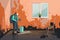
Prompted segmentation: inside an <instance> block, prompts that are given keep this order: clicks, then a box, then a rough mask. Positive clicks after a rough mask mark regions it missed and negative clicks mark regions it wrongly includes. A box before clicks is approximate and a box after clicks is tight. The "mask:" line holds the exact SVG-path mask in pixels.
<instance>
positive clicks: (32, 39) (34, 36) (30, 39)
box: [1, 30, 60, 40]
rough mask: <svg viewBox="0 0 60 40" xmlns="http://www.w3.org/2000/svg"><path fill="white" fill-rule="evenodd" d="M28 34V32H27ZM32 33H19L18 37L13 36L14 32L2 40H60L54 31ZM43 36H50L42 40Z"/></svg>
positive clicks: (35, 31)
mask: <svg viewBox="0 0 60 40" xmlns="http://www.w3.org/2000/svg"><path fill="white" fill-rule="evenodd" d="M25 32H26V31H25ZM29 32H30V33H25V34H24V33H23V34H21V33H19V34H17V35H13V34H12V31H10V32H9V33H7V34H6V35H5V36H3V38H1V40H60V38H58V37H57V36H56V35H54V32H53V31H46V30H44V31H40V30H34V31H33V30H31V31H29ZM42 35H48V36H46V37H45V38H41V36H42Z"/></svg>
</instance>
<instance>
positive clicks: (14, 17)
mask: <svg viewBox="0 0 60 40" xmlns="http://www.w3.org/2000/svg"><path fill="white" fill-rule="evenodd" d="M10 22H11V23H12V24H13V33H19V31H18V14H17V13H15V14H13V15H11V17H10Z"/></svg>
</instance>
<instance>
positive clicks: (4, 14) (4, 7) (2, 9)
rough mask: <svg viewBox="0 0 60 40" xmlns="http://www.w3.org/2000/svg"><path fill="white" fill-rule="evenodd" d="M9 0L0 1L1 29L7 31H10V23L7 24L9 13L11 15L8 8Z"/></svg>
mask: <svg viewBox="0 0 60 40" xmlns="http://www.w3.org/2000/svg"><path fill="white" fill-rule="evenodd" d="M10 2H11V1H10V0H0V3H1V6H0V13H1V14H0V17H1V18H2V20H3V21H2V20H0V21H2V23H1V25H2V27H1V28H2V29H3V30H5V31H7V30H8V29H10V23H9V18H10V13H11V6H10Z"/></svg>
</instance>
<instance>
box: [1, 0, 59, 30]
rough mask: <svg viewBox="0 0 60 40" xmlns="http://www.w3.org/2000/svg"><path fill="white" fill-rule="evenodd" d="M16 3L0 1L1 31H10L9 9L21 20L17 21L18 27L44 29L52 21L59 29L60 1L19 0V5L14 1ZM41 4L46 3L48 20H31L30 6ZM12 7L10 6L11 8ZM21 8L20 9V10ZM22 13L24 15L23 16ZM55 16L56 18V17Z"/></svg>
mask: <svg viewBox="0 0 60 40" xmlns="http://www.w3.org/2000/svg"><path fill="white" fill-rule="evenodd" d="M15 2H16V3H14V0H13V1H11V0H2V1H1V0H0V3H1V5H2V9H1V6H0V10H2V11H1V13H3V14H1V15H0V16H2V17H4V18H3V19H4V20H3V19H1V20H3V21H2V22H1V20H0V22H1V25H2V24H3V25H4V26H3V25H2V26H3V27H2V29H5V30H6V29H10V22H9V17H10V14H11V9H12V13H14V12H18V13H19V17H20V18H21V19H22V21H19V26H22V25H25V26H28V25H32V26H37V28H46V27H47V26H49V23H50V21H51V20H52V19H54V20H52V21H53V22H54V23H55V24H56V27H57V28H60V27H59V24H58V23H59V22H60V19H59V18H60V5H59V4H60V1H59V0H58V1H57V0H20V3H19V2H18V0H15ZM42 2H47V3H48V9H49V10H48V11H49V15H48V16H49V18H48V19H43V18H42V19H39V18H37V19H35V18H32V4H33V3H42ZM11 5H12V6H11ZM21 8H22V9H21ZM23 13H24V15H23ZM56 15H57V16H56ZM52 16H54V17H55V18H56V17H57V18H56V19H58V21H57V20H56V19H55V18H53V17H52ZM2 17H1V18H2ZM45 20H47V22H46V23H45V24H43V22H42V21H45Z"/></svg>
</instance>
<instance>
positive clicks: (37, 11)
mask: <svg viewBox="0 0 60 40" xmlns="http://www.w3.org/2000/svg"><path fill="white" fill-rule="evenodd" d="M32 17H33V18H39V17H41V18H48V3H33V5H32Z"/></svg>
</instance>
